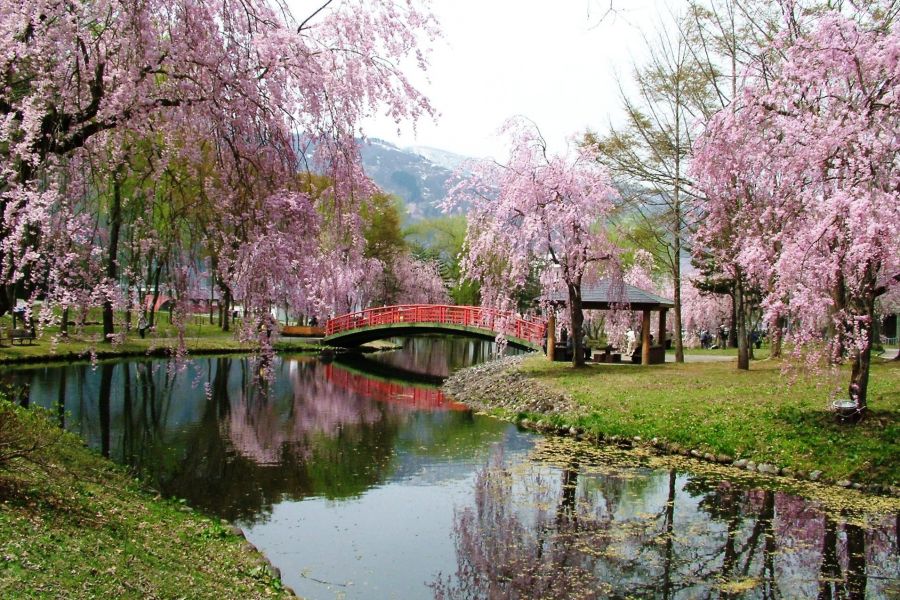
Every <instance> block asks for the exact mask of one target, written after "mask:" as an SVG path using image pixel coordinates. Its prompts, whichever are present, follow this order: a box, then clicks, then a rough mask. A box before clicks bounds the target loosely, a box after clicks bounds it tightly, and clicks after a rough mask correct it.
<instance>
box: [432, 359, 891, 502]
mask: <svg viewBox="0 0 900 600" xmlns="http://www.w3.org/2000/svg"><path fill="white" fill-rule="evenodd" d="M444 389H445V391H446V392H447V393H449V394H450V395H451V396H452V397H453V398H454V399H456V400H458V401H460V402H464V403H466V404H468V405H470V406H472V407H473V408H474V409H476V410H481V411H484V412H488V413H490V414H494V415H495V416H499V417H502V418H507V419H510V420H515V421H517V422H519V423H524V424H525V426H528V427H531V428H535V429H540V430H545V431H548V432H550V431H552V432H558V433H566V434H574V435H577V436H578V437H580V438H582V439H591V440H596V441H606V442H615V443H619V444H624V445H630V444H634V443H640V444H647V445H653V446H655V447H656V448H657V449H658V450H660V451H663V452H668V453H672V454H681V455H685V456H693V457H695V458H697V459H700V460H705V461H707V462H716V463H721V464H729V465H733V466H735V467H737V468H741V469H744V470H753V471H756V472H760V473H763V474H770V475H784V476H789V477H795V478H798V479H813V480H817V481H822V482H832V483H837V484H840V485H843V486H845V487H857V488H858V489H859V488H864V489H866V490H869V491H878V492H887V493H898V492H900V490H898V488H897V484H898V481H900V363H898V362H897V361H878V362H876V363H875V364H873V367H872V376H871V381H870V391H869V407H870V411H869V415H868V417H867V418H866V419H865V420H863V422H862V423H859V424H856V425H846V424H841V423H838V422H836V420H835V418H834V415H833V414H832V413H830V412H829V411H828V410H827V407H828V398H829V391H830V390H829V386H828V385H826V384H825V383H824V382H823V381H822V380H821V379H815V378H809V379H804V378H791V377H785V376H784V374H783V373H782V369H781V364H780V363H778V362H777V361H762V362H757V363H754V364H753V366H752V368H751V370H750V371H738V370H737V369H736V368H735V365H734V364H733V363H732V362H718V363H687V364H665V365H654V366H650V367H638V366H631V365H602V364H592V365H589V366H587V367H585V368H583V369H573V368H572V367H571V365H569V364H566V363H550V362H548V361H547V360H546V359H544V358H543V357H539V356H536V355H531V356H527V357H521V356H520V357H512V358H506V359H503V360H500V361H496V362H493V363H487V364H484V365H479V366H477V367H473V368H470V369H465V370H462V371H460V372H458V373H456V374H455V375H453V376H452V377H450V378H449V379H448V380H447V382H446V383H445V384H444Z"/></svg>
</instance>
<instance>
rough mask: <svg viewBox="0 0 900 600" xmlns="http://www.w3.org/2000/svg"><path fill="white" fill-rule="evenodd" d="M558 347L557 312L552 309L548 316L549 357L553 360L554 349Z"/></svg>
mask: <svg viewBox="0 0 900 600" xmlns="http://www.w3.org/2000/svg"><path fill="white" fill-rule="evenodd" d="M555 349H556V312H555V311H551V312H550V316H549V317H547V358H548V359H549V360H550V362H553V351H554V350H555Z"/></svg>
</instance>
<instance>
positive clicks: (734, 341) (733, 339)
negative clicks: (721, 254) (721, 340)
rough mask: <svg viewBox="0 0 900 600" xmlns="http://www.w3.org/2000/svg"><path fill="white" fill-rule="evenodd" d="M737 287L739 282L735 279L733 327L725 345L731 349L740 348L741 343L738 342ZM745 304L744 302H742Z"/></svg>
mask: <svg viewBox="0 0 900 600" xmlns="http://www.w3.org/2000/svg"><path fill="white" fill-rule="evenodd" d="M737 286H738V282H737V279H735V283H734V288H735V289H734V291H733V292H732V294H731V326H730V327H729V328H728V339H727V340H726V341H725V345H726V346H727V347H729V348H739V347H740V342H739V340H738V335H739V334H738V315H739V310H738V298H737ZM741 304H743V300H742V301H741Z"/></svg>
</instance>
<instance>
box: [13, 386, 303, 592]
mask: <svg viewBox="0 0 900 600" xmlns="http://www.w3.org/2000/svg"><path fill="white" fill-rule="evenodd" d="M4 442H5V443H6V444H5V445H2V446H0V590H3V592H2V594H0V595H2V596H3V597H4V598H216V599H219V598H288V597H293V595H292V594H290V592H289V591H288V590H285V589H284V588H282V585H281V583H280V581H279V580H277V579H276V578H274V577H273V574H272V573H270V571H269V568H268V567H267V565H266V564H265V563H264V562H263V560H262V558H261V555H259V554H258V553H256V552H255V551H253V550H252V549H251V548H250V547H249V546H248V545H247V543H246V542H245V541H243V540H242V539H241V538H240V537H238V536H236V535H234V534H233V533H232V530H231V527H230V526H229V525H226V524H222V523H220V522H218V521H216V520H213V519H209V518H207V517H205V516H202V515H200V514H198V513H196V512H193V511H191V510H190V509H189V508H187V507H185V506H184V505H182V504H179V503H178V502H175V501H170V500H164V499H161V498H160V497H159V496H157V495H154V494H152V493H151V492H149V491H147V490H145V489H144V488H142V486H141V485H140V484H139V483H138V482H136V481H135V480H134V479H132V478H131V477H130V476H129V475H128V474H127V473H126V472H125V471H124V470H123V469H122V468H121V467H118V466H116V465H115V464H113V463H112V462H110V461H108V460H106V459H104V458H102V457H100V456H99V455H97V454H96V453H94V452H92V451H90V450H88V449H86V448H84V446H83V442H82V441H81V440H80V439H79V438H78V437H76V436H74V435H72V434H68V433H64V432H62V431H60V430H59V429H58V428H57V427H56V426H55V425H54V424H53V423H52V422H50V420H49V419H48V418H47V416H46V415H44V414H43V413H42V412H41V411H40V410H33V409H32V410H28V411H26V410H23V409H20V408H18V407H15V406H14V405H12V404H11V403H9V402H8V401H6V400H0V444H2V443H4ZM10 443H11V444H10ZM34 445H37V446H39V449H38V450H35V451H34V452H32V453H30V455H29V457H28V458H10V457H9V450H10V448H20V449H21V448H29V447H31V446H34Z"/></svg>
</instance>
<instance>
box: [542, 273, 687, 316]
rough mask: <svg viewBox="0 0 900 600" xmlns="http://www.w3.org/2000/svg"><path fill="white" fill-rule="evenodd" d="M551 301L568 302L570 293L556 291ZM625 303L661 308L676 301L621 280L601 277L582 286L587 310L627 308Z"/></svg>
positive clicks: (557, 302)
mask: <svg viewBox="0 0 900 600" xmlns="http://www.w3.org/2000/svg"><path fill="white" fill-rule="evenodd" d="M550 301H551V302H553V303H554V304H566V303H567V302H568V301H569V295H568V294H567V293H565V292H556V293H553V294H551V295H550ZM624 305H627V308H628V309H631V310H659V309H661V308H672V307H673V306H675V303H674V302H672V301H671V300H667V299H666V298H663V297H662V296H657V295H656V294H653V293H651V292H648V291H646V290H642V289H641V288H637V287H634V286H633V285H628V284H627V283H624V282H621V281H612V280H609V279H601V280H600V281H598V282H596V283H591V284H585V285H583V286H581V306H582V308H584V309H585V310H611V309H614V308H625V306H624Z"/></svg>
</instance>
